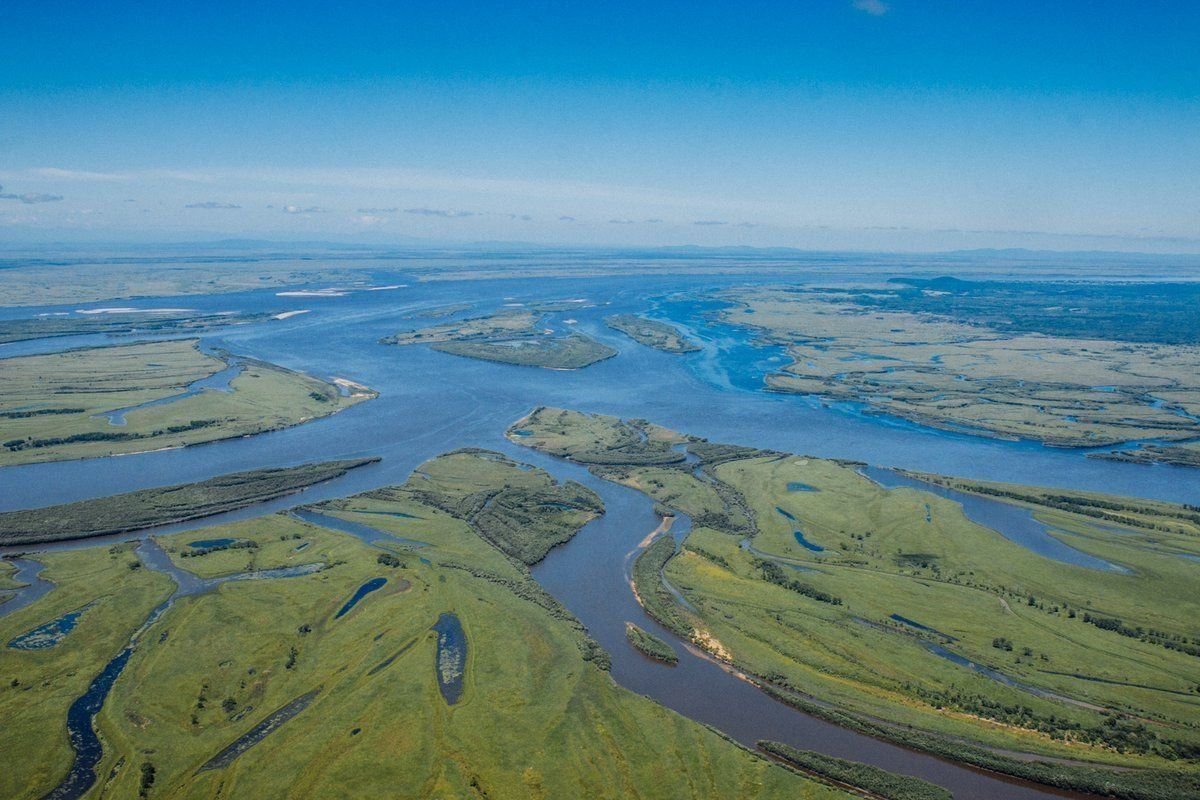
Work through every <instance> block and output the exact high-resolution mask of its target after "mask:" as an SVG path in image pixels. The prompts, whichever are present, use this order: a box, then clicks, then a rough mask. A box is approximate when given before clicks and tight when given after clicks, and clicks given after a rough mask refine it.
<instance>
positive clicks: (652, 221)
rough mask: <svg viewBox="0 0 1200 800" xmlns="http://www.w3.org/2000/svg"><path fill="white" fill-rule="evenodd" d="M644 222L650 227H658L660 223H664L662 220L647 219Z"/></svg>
mask: <svg viewBox="0 0 1200 800" xmlns="http://www.w3.org/2000/svg"><path fill="white" fill-rule="evenodd" d="M643 222H645V223H647V224H648V225H657V224H658V223H660V222H662V220H661V219H647V220H643Z"/></svg>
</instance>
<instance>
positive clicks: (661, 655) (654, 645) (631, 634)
mask: <svg viewBox="0 0 1200 800" xmlns="http://www.w3.org/2000/svg"><path fill="white" fill-rule="evenodd" d="M625 638H626V639H628V640H629V643H630V644H631V645H633V646H634V647H636V648H637V649H638V650H640V651H642V653H643V654H644V655H646V656H648V657H650V658H653V659H655V660H656V661H661V662H663V663H664V664H678V663H679V654H678V653H676V652H675V648H673V647H671V645H669V644H667V643H666V642H664V641H663V640H662V639H660V638H658V637H657V636H655V635H654V634H653V633H649V632H648V631H645V630H642V629H641V628H639V627H638V626H637V625H634V624H633V623H632V622H626V623H625Z"/></svg>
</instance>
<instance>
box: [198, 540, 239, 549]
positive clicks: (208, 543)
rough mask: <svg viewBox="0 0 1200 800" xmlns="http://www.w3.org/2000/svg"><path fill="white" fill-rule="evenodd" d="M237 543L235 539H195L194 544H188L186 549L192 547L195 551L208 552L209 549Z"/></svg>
mask: <svg viewBox="0 0 1200 800" xmlns="http://www.w3.org/2000/svg"><path fill="white" fill-rule="evenodd" d="M236 541H238V540H237V539H197V540H196V541H194V542H188V547H194V548H196V549H197V550H208V549H209V548H211V547H229V545H231V544H233V543H234V542H236Z"/></svg>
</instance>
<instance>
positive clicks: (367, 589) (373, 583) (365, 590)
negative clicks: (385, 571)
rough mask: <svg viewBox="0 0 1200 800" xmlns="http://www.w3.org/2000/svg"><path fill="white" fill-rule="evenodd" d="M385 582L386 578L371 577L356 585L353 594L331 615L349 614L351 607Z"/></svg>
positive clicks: (337, 616)
mask: <svg viewBox="0 0 1200 800" xmlns="http://www.w3.org/2000/svg"><path fill="white" fill-rule="evenodd" d="M386 583H387V578H371V580H369V581H367V582H366V583H364V584H363V585H362V586H359V587H358V589H357V590H356V591H355V592H354V595H353V596H352V597H351V598H350V599H349V600H347V601H346V604H345V605H344V606H342V607H341V609H340V610H339V611H338V612H337V613H336V614H334V615H333V618H334V619H340V618H342V617H344V616H345V615H346V614H349V613H350V611H351V610H353V608H354V607H355V606H356V605H358V604H359V603H360V602H361V601H362V599H363V598H364V597H366V596H367V595H369V594H370V593H371V592H375V591H378V590H380V589H382V588H383V587H384V584H386Z"/></svg>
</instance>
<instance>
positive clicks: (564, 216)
mask: <svg viewBox="0 0 1200 800" xmlns="http://www.w3.org/2000/svg"><path fill="white" fill-rule="evenodd" d="M558 221H559V222H574V221H575V218H574V217H568V216H566V215H565V214H564V215H563V216H561V217H559V218H558Z"/></svg>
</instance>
